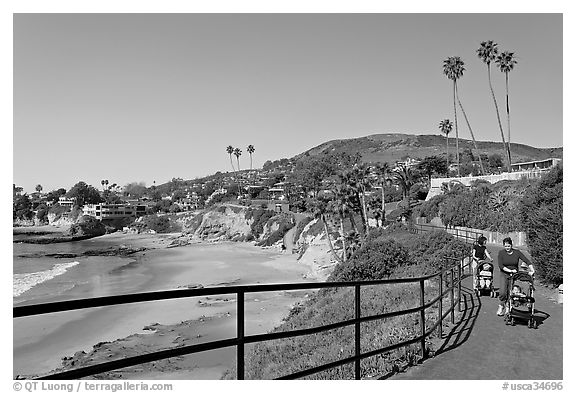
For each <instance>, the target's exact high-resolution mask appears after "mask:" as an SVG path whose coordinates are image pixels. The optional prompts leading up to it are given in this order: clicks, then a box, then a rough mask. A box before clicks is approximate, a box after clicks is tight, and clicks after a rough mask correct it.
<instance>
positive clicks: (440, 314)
mask: <svg viewBox="0 0 576 393" xmlns="http://www.w3.org/2000/svg"><path fill="white" fill-rule="evenodd" d="M443 275H444V271H440V275H439V276H438V278H439V279H440V280H439V284H438V288H439V292H440V301H439V303H438V320H439V321H440V323H439V324H438V338H442V300H444V296H442V292H443V285H442V281H443V277H442V276H443Z"/></svg>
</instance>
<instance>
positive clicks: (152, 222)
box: [142, 216, 179, 233]
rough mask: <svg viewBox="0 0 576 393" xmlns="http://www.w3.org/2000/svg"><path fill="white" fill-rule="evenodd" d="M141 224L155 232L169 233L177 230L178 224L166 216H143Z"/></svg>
mask: <svg viewBox="0 0 576 393" xmlns="http://www.w3.org/2000/svg"><path fill="white" fill-rule="evenodd" d="M142 225H143V226H144V228H146V229H151V230H153V231H155V232H156V233H170V232H176V231H178V229H179V228H178V226H177V225H176V224H175V223H173V222H172V221H171V220H170V219H169V218H168V217H166V216H161V217H158V216H145V217H144V218H143V220H142Z"/></svg>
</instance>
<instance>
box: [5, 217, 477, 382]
mask: <svg viewBox="0 0 576 393" xmlns="http://www.w3.org/2000/svg"><path fill="white" fill-rule="evenodd" d="M419 227H420V228H416V230H417V231H425V230H426V229H425V228H423V227H424V226H423V225H419ZM430 227H431V226H430ZM432 228H434V229H439V228H436V227H432ZM465 238H466V239H469V238H470V237H469V236H468V235H467V234H466V235H465ZM447 259H448V260H451V261H452V262H453V263H452V265H451V266H450V267H449V268H446V269H443V270H441V271H439V272H437V273H434V274H430V275H427V276H422V277H415V278H400V279H390V280H374V281H361V282H357V281H354V282H324V283H295V284H294V283H293V284H264V285H243V286H229V287H213V288H200V289H183V290H170V291H160V292H143V293H134V294H128V295H117V296H106V297H97V298H89V299H78V300H69V301H63V302H55V303H44V304H35V305H29V306H20V307H14V308H13V317H14V318H23V317H28V316H33V315H41V314H49V313H56V312H64V311H70V310H81V309H88V308H94V307H103V306H113V305H121V304H129V303H138V302H148V301H158V300H167V299H180V298H191V297H199V296H209V295H224V294H235V295H236V298H237V324H236V325H237V326H236V333H237V334H236V338H228V339H223V340H215V341H211V342H206V343H201V344H194V345H187V346H182V347H178V348H170V349H166V350H162V351H157V352H152V353H146V354H142V355H137V356H132V357H128V358H124V359H118V360H113V361H109V362H103V363H100V364H96V365H91V366H85V367H80V368H77V369H73V370H69V371H64V372H58V373H55V374H50V375H47V376H42V377H40V378H38V379H61V380H64V379H78V378H83V377H87V376H91V375H95V374H100V373H103V372H108V371H112V370H117V369H121V368H125V367H130V366H135V365H139V364H143V363H148V362H152V361H156V360H162V359H167V358H172V357H176V356H183V355H188V354H193V353H199V352H205V351H210V350H215V349H220V348H226V347H232V346H236V348H237V351H236V353H237V378H238V379H244V377H245V370H244V365H245V359H244V358H245V356H244V347H245V345H246V344H251V343H258V342H263V341H269V340H275V339H283V338H290V337H298V336H305V335H310V334H316V333H321V332H325V331H328V330H333V329H338V328H342V327H346V326H354V356H350V357H347V358H344V359H340V360H337V361H333V362H330V363H327V364H323V365H320V366H316V367H312V368H308V369H305V370H302V371H299V372H296V373H293V374H289V375H285V376H282V377H280V378H278V379H296V378H302V377H305V376H309V375H312V374H315V373H318V372H321V371H325V370H328V369H332V368H335V367H338V366H342V365H345V364H349V363H352V362H354V366H355V367H354V374H355V379H360V378H361V367H360V361H361V360H362V359H366V358H369V357H372V356H375V355H379V354H382V353H385V352H389V351H392V350H395V349H398V348H401V347H404V346H408V345H411V344H417V343H419V344H420V352H421V356H422V358H426V357H427V354H426V338H427V337H428V336H429V335H430V334H432V333H433V332H434V331H435V330H436V329H438V334H439V336H440V337H441V336H442V322H443V320H444V319H445V318H446V317H447V316H448V314H450V317H451V322H452V323H454V310H455V307H456V301H455V300H456V299H458V310H459V311H461V288H462V287H461V285H462V279H463V269H464V268H465V267H466V266H468V267H469V268H470V257H469V256H468V257H464V258H447ZM433 279H437V280H438V295H437V296H436V297H435V298H433V299H432V300H431V301H429V302H428V303H426V302H425V285H424V283H425V281H427V280H433ZM402 283H418V284H419V296H420V301H419V306H418V307H412V308H407V309H403V310H398V311H394V312H387V313H383V314H376V315H370V316H362V315H361V312H360V308H361V307H360V306H361V296H360V294H361V288H362V287H368V286H375V285H392V284H402ZM346 287H349V288H354V318H353V319H349V320H345V321H340V322H336V323H331V324H328V325H323V326H318V327H312V328H305V329H299V330H292V331H286V332H275V333H266V334H253V335H246V334H245V329H244V328H245V321H244V318H245V312H244V305H245V304H244V303H245V295H246V294H247V293H262V292H278V291H294V290H310V289H323V288H346ZM448 294H449V295H450V307H449V308H448V310H446V311H444V312H443V307H442V301H443V299H444V298H445V296H446V295H448ZM437 303H438V318H437V320H436V322H435V323H434V324H433V325H432V326H429V327H426V318H425V316H426V315H425V311H426V309H428V308H430V307H432V306H434V305H436V304H437ZM411 313H418V314H419V322H420V334H419V335H418V336H417V337H414V338H411V339H408V340H405V341H402V342H399V343H396V344H393V345H389V346H387V347H383V348H379V349H375V350H371V351H368V352H364V353H362V352H361V348H360V342H361V336H360V331H361V330H360V325H361V324H362V323H365V322H370V321H375V320H381V319H385V318H392V317H397V316H401V315H406V314H411Z"/></svg>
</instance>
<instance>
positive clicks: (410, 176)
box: [393, 165, 416, 199]
mask: <svg viewBox="0 0 576 393" xmlns="http://www.w3.org/2000/svg"><path fill="white" fill-rule="evenodd" d="M393 177H394V181H395V182H396V184H398V185H399V186H400V188H401V189H402V195H404V198H405V199H406V198H408V195H409V191H410V188H411V187H412V186H413V185H414V183H415V182H416V174H415V173H414V171H413V170H412V169H411V168H410V167H409V166H408V165H399V166H398V168H397V169H396V170H395V171H394V174H393Z"/></svg>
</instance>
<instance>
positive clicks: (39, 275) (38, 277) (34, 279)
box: [13, 261, 80, 297]
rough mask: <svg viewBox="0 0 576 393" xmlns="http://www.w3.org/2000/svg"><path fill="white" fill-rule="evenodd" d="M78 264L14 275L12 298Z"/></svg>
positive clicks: (72, 263)
mask: <svg viewBox="0 0 576 393" xmlns="http://www.w3.org/2000/svg"><path fill="white" fill-rule="evenodd" d="M79 263H80V262H76V261H74V262H70V263H58V264H56V265H55V266H54V267H53V268H52V269H50V270H43V271H41V272H34V273H22V274H14V276H13V281H14V283H13V297H18V296H20V295H22V294H23V293H24V292H26V291H28V290H30V289H32V288H33V287H35V286H36V285H38V284H40V283H43V282H44V281H48V280H51V279H53V278H54V277H56V276H59V275H61V274H64V273H66V271H67V270H68V269H70V268H71V267H73V266H76V265H78V264H79Z"/></svg>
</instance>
